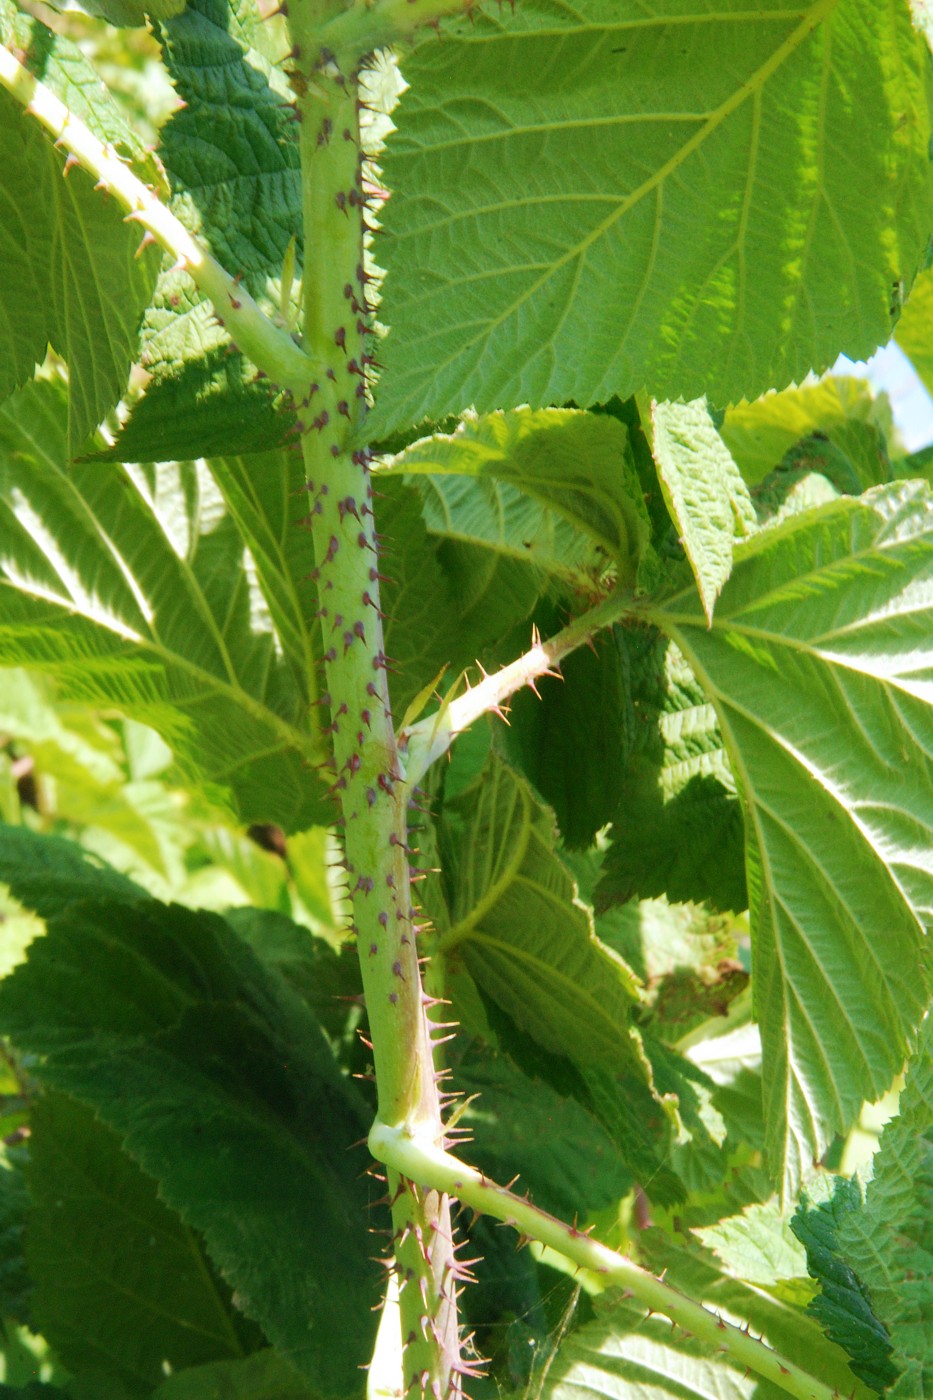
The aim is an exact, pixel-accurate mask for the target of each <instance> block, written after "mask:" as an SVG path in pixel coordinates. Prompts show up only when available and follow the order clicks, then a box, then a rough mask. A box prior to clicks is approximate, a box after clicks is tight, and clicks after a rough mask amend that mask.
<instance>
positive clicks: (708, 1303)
mask: <svg viewBox="0 0 933 1400" xmlns="http://www.w3.org/2000/svg"><path fill="white" fill-rule="evenodd" d="M639 1246H640V1248H639V1253H640V1256H641V1262H642V1263H643V1264H644V1265H645V1267H646V1268H649V1269H651V1271H652V1273H656V1274H660V1273H662V1272H664V1271H665V1270H666V1275H665V1276H666V1279H667V1282H668V1283H670V1284H671V1285H672V1286H673V1287H674V1288H677V1289H679V1290H680V1292H681V1293H686V1295H687V1297H688V1298H693V1299H695V1300H696V1301H697V1302H700V1303H702V1304H703V1305H704V1306H705V1307H706V1308H708V1309H710V1311H712V1312H714V1313H717V1312H721V1313H722V1314H723V1316H725V1317H732V1318H740V1319H743V1320H744V1321H746V1322H747V1323H748V1324H749V1326H750V1327H751V1328H752V1329H753V1330H754V1331H755V1332H756V1333H760V1334H761V1337H762V1340H763V1341H764V1343H765V1345H766V1346H771V1347H773V1348H774V1349H775V1350H777V1351H778V1352H780V1353H781V1355H782V1356H786V1357H788V1358H789V1359H790V1360H791V1361H794V1362H796V1364H797V1365H798V1366H801V1367H802V1368H803V1369H804V1370H805V1371H807V1372H809V1374H810V1375H813V1376H816V1377H818V1378H819V1379H820V1380H821V1381H822V1382H823V1383H824V1385H826V1386H828V1387H830V1388H831V1389H835V1390H837V1391H838V1392H839V1394H840V1396H843V1395H845V1396H847V1397H851V1400H869V1397H870V1391H869V1390H868V1389H867V1388H866V1387H865V1386H864V1385H863V1384H862V1383H861V1382H860V1381H858V1380H857V1379H856V1378H855V1377H854V1376H853V1374H852V1372H851V1370H850V1369H849V1365H848V1357H847V1356H846V1353H845V1352H844V1351H843V1350H842V1348H841V1347H838V1346H836V1345H835V1343H833V1342H831V1341H830V1340H829V1339H828V1338H827V1337H826V1336H825V1334H824V1333H823V1331H822V1329H821V1328H820V1326H819V1324H818V1323H817V1322H816V1321H815V1319H814V1318H812V1317H810V1316H809V1315H808V1313H807V1312H806V1310H805V1306H804V1304H805V1302H806V1301H808V1299H809V1296H810V1289H811V1285H809V1284H806V1285H804V1287H803V1288H802V1289H801V1287H800V1285H799V1284H797V1283H794V1282H778V1283H777V1284H776V1285H774V1286H773V1287H772V1288H770V1289H768V1288H764V1287H762V1286H761V1285H760V1284H753V1283H748V1282H746V1281H744V1280H742V1279H737V1278H735V1277H733V1276H732V1275H731V1274H730V1273H728V1272H727V1271H725V1270H724V1269H723V1268H722V1266H721V1265H720V1264H719V1261H718V1260H717V1259H716V1257H715V1256H714V1255H713V1254H711V1253H710V1252H708V1251H707V1250H705V1249H703V1248H702V1247H701V1246H700V1245H698V1244H697V1242H696V1241H695V1240H694V1239H692V1238H690V1239H688V1240H684V1238H683V1237H682V1236H677V1237H672V1236H670V1235H668V1234H665V1233H664V1231H662V1230H661V1229H657V1228H655V1229H648V1230H643V1231H641V1233H640V1236H639ZM675 1394H676V1392H675ZM714 1394H715V1392H714ZM753 1394H754V1397H755V1400H765V1397H767V1400H781V1397H783V1396H784V1395H785V1394H786V1392H785V1391H783V1390H779V1389H778V1388H777V1387H776V1386H773V1385H772V1384H771V1383H769V1382H767V1381H763V1380H759V1381H758V1385H757V1388H756V1389H755V1390H754V1391H753Z"/></svg>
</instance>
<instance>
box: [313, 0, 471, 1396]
mask: <svg viewBox="0 0 933 1400" xmlns="http://www.w3.org/2000/svg"><path fill="white" fill-rule="evenodd" d="M289 27H290V32H291V36H292V39H293V40H294V42H295V45H296V47H297V50H298V55H299V59H300V61H301V62H302V63H303V64H306V65H307V67H306V68H304V69H303V70H302V73H301V77H300V80H299V81H298V83H297V86H298V87H299V88H300V95H299V99H298V108H299V112H300V115H301V124H300V133H301V178H302V208H303V222H304V236H305V246H306V248H308V249H313V250H315V253H314V256H313V257H312V256H308V257H306V259H305V264H304V272H303V277H302V311H303V317H302V329H303V332H304V341H305V344H306V345H307V347H308V349H309V351H310V353H311V354H312V355H313V356H314V357H315V358H316V359H317V360H319V361H320V363H321V364H322V366H323V369H322V372H321V373H320V375H318V376H316V377H315V379H314V381H313V382H312V383H311V384H309V385H308V386H307V387H306V389H305V393H304V395H303V397H302V399H301V400H299V402H298V424H299V430H300V432H301V447H302V454H303V457H304V466H305V473H306V486H307V490H308V499H309V503H310V508H311V509H310V515H309V521H310V524H311V533H312V540H313V544H314V554H315V569H314V574H313V577H314V580H315V583H316V588H317V596H318V604H319V612H318V617H319V621H320V627H321V654H322V658H323V670H324V677H325V682H326V685H325V694H326V698H327V702H328V706H329V711H330V721H331V723H330V733H331V735H332V743H333V757H332V768H331V771H330V774H329V776H330V778H331V780H332V790H333V795H334V798H335V802H336V807H337V810H336V811H335V819H336V820H337V821H338V822H339V824H340V827H341V831H342V838H343V849H344V861H345V867H346V872H347V895H348V898H349V900H350V903H351V905H352V910H353V925H354V930H355V933H356V940H357V950H358V953H359V960H360V967H361V971H362V979H363V989H364V994H365V998H366V1009H367V1016H368V1020H369V1033H370V1036H371V1040H372V1051H373V1063H374V1067H375V1075H376V1087H377V1092H378V1099H379V1110H380V1114H381V1115H382V1116H383V1117H385V1118H386V1119H388V1120H389V1121H392V1122H402V1121H417V1122H418V1123H419V1124H420V1125H421V1129H422V1131H423V1132H425V1133H426V1134H428V1135H430V1136H431V1137H433V1138H434V1139H435V1140H437V1141H442V1140H443V1124H442V1120H441V1108H440V1099H439V1094H438V1089H437V1083H436V1079H435V1072H434V1064H433V1055H432V1045H431V1023H430V1021H429V1019H428V1015H427V999H426V998H425V997H424V995H423V992H422V987H421V970H420V966H419V961H418V946H417V932H418V930H417V915H416V912H415V909H414V907H413V902H412V893H411V881H410V871H409V865H408V855H409V852H408V828H407V807H408V798H409V793H410V788H409V787H408V786H407V784H406V782H405V777H404V773H403V772H402V765H401V759H400V756H399V753H398V748H397V744H396V738H395V732H394V727H393V723H392V714H391V707H390V697H389V689H388V683H387V674H386V668H387V666H388V664H389V663H388V659H387V658H386V656H385V655H384V640H383V629H382V611H381V593H380V577H379V562H378V548H379V546H378V540H377V536H376V532H375V520H374V516H373V492H372V486H371V482H370V472H369V459H368V454H367V453H366V451H365V450H361V449H358V448H356V447H355V446H354V442H355V440H356V439H357V437H358V436H359V434H360V428H361V424H362V419H363V416H364V412H365V393H364V389H365V383H366V365H367V358H366V352H367V325H368V318H369V309H368V300H367V298H368V292H369V286H370V283H369V277H368V275H367V272H366V270H365V267H364V254H363V235H364V207H365V190H364V184H363V163H362V154H361V146H360V130H359V119H358V111H357V97H358V78H357V74H356V72H355V71H353V70H351V71H348V72H342V71H340V70H339V69H338V68H337V67H336V66H335V65H334V64H333V63H332V62H331V61H329V60H328V59H327V58H326V57H325V58H324V60H323V61H321V44H320V29H319V20H318V16H317V12H316V11H315V9H314V8H309V7H308V6H307V5H301V4H298V3H293V8H292V10H291V11H290V19H289ZM387 1185H388V1203H389V1205H390V1208H391V1212H392V1224H393V1240H392V1248H393V1253H394V1255H395V1261H396V1270H397V1273H398V1279H399V1300H398V1301H399V1316H400V1319H401V1329H402V1343H403V1364H404V1383H405V1388H406V1391H408V1390H419V1391H420V1392H421V1393H422V1394H423V1395H425V1396H430V1397H437V1400H442V1397H445V1396H446V1395H448V1394H449V1393H450V1392H456V1391H457V1390H458V1389H459V1369H458V1368H459V1366H460V1352H459V1335H458V1326H457V1306H456V1285H457V1275H458V1272H459V1270H458V1266H457V1263H456V1260H455V1258H454V1250H453V1243H452V1238H451V1222H450V1211H449V1206H448V1203H447V1200H446V1197H444V1196H443V1195H442V1194H439V1193H438V1192H436V1191H434V1190H433V1189H432V1188H430V1187H427V1188H422V1187H421V1186H419V1185H413V1184H412V1183H411V1182H409V1181H408V1180H407V1179H404V1178H400V1177H399V1176H398V1175H397V1174H396V1173H394V1172H392V1171H391V1170H390V1171H389V1172H388V1180H387Z"/></svg>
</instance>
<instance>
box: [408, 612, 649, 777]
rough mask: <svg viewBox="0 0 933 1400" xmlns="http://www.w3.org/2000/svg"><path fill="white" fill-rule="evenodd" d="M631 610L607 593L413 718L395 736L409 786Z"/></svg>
mask: <svg viewBox="0 0 933 1400" xmlns="http://www.w3.org/2000/svg"><path fill="white" fill-rule="evenodd" d="M632 611H633V602H632V598H631V595H630V594H628V593H622V592H618V593H611V594H610V595H609V597H608V598H603V599H602V600H601V601H600V602H598V603H596V604H595V605H594V606H593V607H592V608H589V609H588V610H587V612H585V613H582V614H581V615H580V616H579V617H576V618H574V620H573V622H571V623H569V624H568V625H567V626H566V627H564V628H562V630H561V631H560V632H557V633H555V635H554V636H553V637H550V638H549V639H548V640H547V641H546V642H542V641H539V640H538V639H537V638H536V639H535V641H534V644H533V646H532V647H531V648H530V650H529V651H526V652H525V653H524V655H523V656H520V657H519V658H518V659H517V660H516V661H511V662H509V664H508V665H507V666H503V667H502V669H501V670H499V671H495V672H493V674H492V675H489V676H484V677H483V679H482V681H480V683H479V685H474V686H471V688H470V689H469V690H467V692H466V693H465V694H464V695H461V696H460V697H459V699H457V700H451V701H450V702H449V703H446V704H442V705H441V707H440V709H439V710H437V711H436V713H435V714H433V715H428V716H427V717H426V718H425V719H422V720H418V721H417V723H415V724H411V725H409V726H408V728H407V729H406V730H403V732H402V734H401V735H400V736H399V738H400V743H401V746H402V748H403V751H404V752H405V753H406V773H407V777H408V781H409V783H411V784H412V785H413V786H414V785H415V784H417V783H419V782H420V781H421V779H422V778H423V777H424V774H425V773H426V772H427V770H428V769H429V768H430V767H431V765H432V764H433V763H435V762H436V761H437V759H439V758H440V757H441V756H442V755H443V754H445V753H446V752H447V750H448V749H449V748H450V746H451V744H452V743H453V741H454V739H455V738H456V737H457V735H458V734H462V733H463V732H464V730H466V729H469V727H470V725H471V724H473V723H475V721H476V720H478V719H479V718H480V717H481V716H482V715H484V714H486V713H487V712H488V711H490V710H499V709H500V708H501V706H502V704H503V702H504V701H505V700H508V698H509V696H511V695H514V694H515V693H516V691H519V690H522V689H523V688H524V687H525V686H526V685H530V686H533V685H534V683H535V681H536V680H538V679H539V677H541V676H548V675H554V674H555V671H554V668H555V667H556V666H559V664H560V662H561V661H562V660H563V658H564V657H565V656H567V655H569V653H570V652H572V651H576V649H577V647H579V646H583V645H584V643H588V642H591V641H592V640H593V638H594V637H595V636H596V634H597V632H600V631H601V630H602V629H603V628H604V627H610V626H611V625H612V624H613V623H614V622H618V621H619V619H620V618H623V617H625V616H627V615H628V614H629V613H631V612H632Z"/></svg>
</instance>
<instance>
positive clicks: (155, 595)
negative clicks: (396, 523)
mask: <svg viewBox="0 0 933 1400" xmlns="http://www.w3.org/2000/svg"><path fill="white" fill-rule="evenodd" d="M64 436H65V435H64V390H63V388H62V387H61V386H60V385H59V384H56V383H52V382H45V383H41V384H37V385H35V386H30V387H28V388H27V389H25V390H22V391H20V393H19V394H17V395H16V397H15V398H14V399H12V400H10V401H9V402H8V403H7V404H6V405H4V407H3V408H2V409H0V502H2V505H0V519H2V521H3V531H2V544H0V647H2V652H3V662H4V664H5V665H22V666H28V667H31V668H33V669H35V670H39V671H44V672H46V673H47V674H50V675H52V676H54V677H55V679H56V680H57V682H58V684H59V690H60V693H61V694H63V695H65V696H67V697H70V698H73V699H80V700H84V701H91V702H93V703H96V704H98V705H103V706H107V707H110V708H115V709H117V710H119V711H121V712H122V713H124V714H127V715H130V716H132V717H134V718H136V719H140V720H142V721H143V722H144V723H146V724H148V725H150V726H151V727H152V728H153V729H155V730H157V731H158V732H159V733H160V734H161V735H162V737H163V738H164V739H165V740H166V741H167V742H168V743H170V744H171V746H172V748H173V750H174V752H175V756H176V759H177V761H178V763H179V765H180V767H181V768H182V771H183V772H184V773H185V774H186V776H187V777H188V779H189V781H191V782H192V783H193V784H197V785H199V786H200V787H201V788H202V789H206V790H207V791H208V792H209V793H210V795H211V797H212V798H213V799H214V800H215V801H225V802H226V803H227V804H228V805H229V806H230V807H231V808H232V809H233V810H234V811H235V812H236V813H237V815H238V816H239V818H240V819H241V820H242V821H244V822H250V821H274V822H277V823H278V824H279V825H280V826H282V827H283V828H284V829H286V830H294V829H296V828H298V829H300V828H302V827H304V826H308V825H310V824H311V823H312V822H313V821H315V820H316V819H317V818H319V817H321V816H322V815H323V814H324V811H323V807H322V805H321V802H322V786H321V784H320V783H319V782H318V780H317V778H316V777H315V776H314V774H313V773H311V772H310V771H309V767H310V764H311V763H313V762H315V761H317V760H318V759H319V753H318V739H317V737H316V734H315V726H316V725H317V719H316V717H315V716H314V711H313V704H312V701H313V697H312V696H310V695H309V694H308V684H309V681H312V680H313V677H312V675H311V674H310V673H311V670H312V668H311V664H310V657H311V643H310V636H309V630H308V628H309V624H308V622H307V621H306V619H307V617H308V613H307V612H305V611H304V607H305V606H307V599H306V597H302V589H301V588H300V587H299V585H298V584H297V583H296V582H295V578H296V575H295V573H294V572H293V571H292V563H293V556H292V551H293V550H295V549H298V548H300V545H301V534H300V532H299V531H298V530H297V529H296V528H295V519H296V514H297V512H298V511H300V510H301V509H302V505H301V500H300V497H299V496H298V495H296V494H293V493H294V492H295V491H296V488H297V487H298V486H299V485H300V474H299V475H296V464H293V459H292V458H291V457H290V456H288V455H286V454H280V455H276V456H274V457H271V458H267V459H265V460H264V462H263V465H264V467H265V471H264V473H263V475H262V476H257V477H256V478H254V479H251V478H249V477H248V475H247V473H246V472H245V469H243V468H242V466H241V464H238V463H236V462H233V463H225V464H221V466H220V467H219V468H218V478H219V479H220V480H221V481H223V483H224V485H225V486H226V487H227V489H228V491H229V492H230V496H231V501H232V506H231V508H230V509H229V510H228V509H227V508H226V507H225V504H224V501H223V498H222V497H221V495H220V492H219V491H218V489H217V484H216V482H215V481H214V479H212V477H211V476H210V474H209V472H208V471H207V469H206V468H205V467H204V466H203V464H202V465H200V466H196V465H194V464H192V463H188V464H183V465H177V464H175V465H168V466H162V467H159V468H151V469H148V470H146V469H143V468H141V467H140V468H137V467H120V468H114V469H109V470H108V469H103V468H101V467H100V466H96V465H87V466H77V467H74V468H72V469H71V470H67V469H66V460H67V459H66V453H65V441H64ZM254 549H255V554H254V553H253V550H254ZM305 765H307V766H305Z"/></svg>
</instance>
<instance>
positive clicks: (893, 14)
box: [374, 0, 931, 432]
mask: <svg viewBox="0 0 933 1400" xmlns="http://www.w3.org/2000/svg"><path fill="white" fill-rule="evenodd" d="M928 62H929V55H928V54H927V53H926V52H925V48H924V45H923V42H922V40H921V39H920V38H919V36H918V35H916V34H915V33H914V32H913V30H912V27H911V21H910V11H909V8H908V6H907V4H906V3H903V2H902V0H897V3H891V4H887V5H879V4H878V3H877V0H762V3H756V4H754V5H749V4H748V3H747V2H746V0H720V2H719V3H718V4H716V5H715V6H709V5H697V4H696V3H694V0H577V3H575V4H570V3H568V0H524V3H522V4H521V5H517V6H516V7H515V9H514V12H513V10H512V9H511V7H509V6H502V7H501V8H499V9H498V10H497V9H494V8H493V7H490V9H489V11H488V12H487V13H486V14H477V15H476V17H475V21H474V22H473V23H472V24H471V22H470V21H469V20H464V19H460V20H458V21H457V22H456V23H454V24H451V25H450V26H449V27H448V28H447V29H446V30H445V38H444V43H443V44H437V42H436V41H433V40H432V41H429V42H426V43H424V44H422V45H421V46H420V47H419V48H418V49H417V50H416V52H415V53H414V54H413V55H412V57H411V58H410V59H408V60H406V62H405V64H404V72H405V76H406V78H407V79H408V81H409V83H410V88H409V90H408V92H407V93H406V94H405V96H404V97H403V99H402V101H401V102H400V104H399V107H398V110H397V113H396V115H395V120H396V122H397V125H398V130H397V131H396V133H395V134H394V135H393V136H392V137H391V138H390V140H389V142H388V144H387V150H386V155H385V172H386V180H387V183H388V185H389V187H390V188H391V189H393V190H394V191H396V193H394V194H393V197H392V199H391V200H390V201H389V204H388V206H387V208H386V212H385V219H384V224H385V230H386V232H385V237H384V238H383V240H382V242H381V246H380V258H381V260H382V261H383V263H384V265H385V266H386V267H387V269H388V274H389V275H388V278H387V281H386V287H385V299H384V302H383V305H382V311H381V315H382V318H383V319H384V320H385V322H386V323H387V324H388V325H389V326H391V328H392V330H391V334H390V336H389V339H388V341H387V344H386V351H385V357H384V358H385V363H386V372H385V375H384V378H383V382H382V384H381V385H380V390H379V400H378V405H377V411H376V417H375V420H374V421H375V425H376V430H377V431H379V432H383V431H385V430H387V429H391V428H394V427H396V426H401V425H404V424H408V423H410V422H412V421H415V422H417V421H419V420H420V419H421V418H424V417H434V418H439V417H441V416H443V415H444V414H445V413H449V412H455V411H459V410H462V409H464V408H466V407H468V406H469V405H471V404H472V405H473V406H474V407H475V408H476V409H477V410H478V411H480V412H484V411H486V410H488V409H490V408H494V407H499V408H501V407H513V406H515V405H517V404H519V403H529V404H531V405H532V407H540V406H542V405H544V404H548V403H566V402H568V401H573V402H575V403H578V404H581V405H584V406H586V405H589V404H592V403H600V402H605V401H606V400H608V399H609V398H610V397H611V396H612V395H613V394H618V395H619V396H620V397H623V398H625V397H628V396H629V395H631V394H633V393H637V392H639V391H640V390H642V389H645V390H647V392H648V393H649V394H651V395H652V396H653V397H654V398H657V399H671V400H674V399H678V398H683V399H695V398H699V397H700V396H702V395H703V394H707V395H708V396H709V398H710V400H711V402H713V403H719V404H723V403H727V402H731V401H734V400H736V399H738V398H742V397H746V398H752V397H755V396H756V395H757V394H760V393H763V392H764V391H765V390H766V389H770V388H774V387H776V386H783V385H784V384H786V383H788V382H789V381H790V380H792V379H793V380H798V381H799V380H800V379H802V378H803V377H804V375H805V374H806V373H807V371H808V370H810V369H811V368H817V369H822V368H825V367H826V366H827V365H828V364H830V363H831V362H832V361H834V360H835V358H836V356H837V355H838V353H839V351H840V350H845V351H846V352H847V353H848V354H850V355H851V356H852V358H853V359H859V358H862V357H864V356H866V355H867V354H868V353H870V352H871V351H872V350H874V349H875V347H876V346H877V345H879V344H881V343H882V342H884V341H886V340H887V339H888V337H889V335H890V333H891V329H892V326H893V323H894V320H895V319H896V316H897V314H898V312H899V310H900V297H899V295H898V294H897V293H896V291H892V288H897V287H900V286H901V284H902V281H906V282H907V284H908V285H909V283H910V282H911V281H912V280H913V277H914V275H915V273H916V271H917V268H918V266H919V265H920V263H921V260H922V257H923V253H924V249H925V246H926V240H927V236H928V233H929V228H930V224H931V185H930V169H929V160H928V155H927V144H928V140H929V134H930V119H929V113H928V106H927V90H926V83H927V77H926V69H927V65H928Z"/></svg>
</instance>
